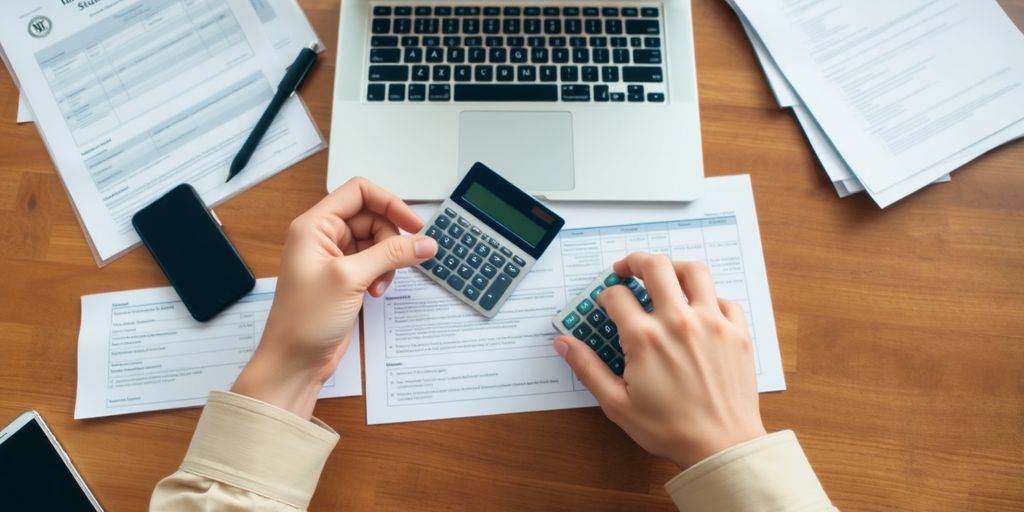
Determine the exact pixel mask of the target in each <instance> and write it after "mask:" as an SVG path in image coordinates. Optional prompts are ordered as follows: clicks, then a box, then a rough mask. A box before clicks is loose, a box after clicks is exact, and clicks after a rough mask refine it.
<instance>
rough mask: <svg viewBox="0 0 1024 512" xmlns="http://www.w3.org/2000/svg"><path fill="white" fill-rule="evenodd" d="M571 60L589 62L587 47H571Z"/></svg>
mask: <svg viewBox="0 0 1024 512" xmlns="http://www.w3.org/2000/svg"><path fill="white" fill-rule="evenodd" d="M572 61H573V63H575V64H586V63H588V62H590V49H589V48H573V49H572Z"/></svg>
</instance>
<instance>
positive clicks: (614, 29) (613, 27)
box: [604, 20, 622, 35]
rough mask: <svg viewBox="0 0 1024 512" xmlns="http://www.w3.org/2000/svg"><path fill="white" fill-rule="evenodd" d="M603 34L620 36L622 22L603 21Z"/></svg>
mask: <svg viewBox="0 0 1024 512" xmlns="http://www.w3.org/2000/svg"><path fill="white" fill-rule="evenodd" d="M604 32H605V34H611V35H615V34H621V33H622V20H604Z"/></svg>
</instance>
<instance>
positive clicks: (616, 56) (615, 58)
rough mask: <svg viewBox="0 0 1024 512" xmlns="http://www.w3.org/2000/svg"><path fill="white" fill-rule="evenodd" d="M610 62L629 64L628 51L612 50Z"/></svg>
mask: <svg viewBox="0 0 1024 512" xmlns="http://www.w3.org/2000/svg"><path fill="white" fill-rule="evenodd" d="M612 62H614V63H616V64H629V50H612Z"/></svg>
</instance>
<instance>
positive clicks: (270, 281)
mask: <svg viewBox="0 0 1024 512" xmlns="http://www.w3.org/2000/svg"><path fill="white" fill-rule="evenodd" d="M276 285H277V278H265V279H259V280H257V281H256V287H255V288H253V291H252V292H250V293H249V294H248V295H246V296H245V297H243V298H242V299H241V300H239V301H238V302H237V303H236V304H235V305H233V306H231V307H230V308H228V309H226V310H224V311H223V312H222V313H220V314H219V315H217V316H216V317H215V318H214V319H213V320H211V321H209V322H204V323H200V322H197V321H195V320H194V319H193V318H192V317H191V316H190V315H189V313H188V310H187V309H186V308H185V305H184V304H182V302H181V300H180V299H179V298H178V296H177V294H175V293H174V289H173V288H170V287H167V288H150V289H145V290H132V291H126V292H114V293H103V294H98V295H86V296H83V297H82V328H81V331H80V332H79V335H78V391H77V398H76V399H75V419H83V418H95V417H99V416H113V415H117V414H129V413H135V412H144V411H160V410H164V409H175V408H179V407H194V406H200V405H203V404H205V403H206V396H207V395H208V394H209V393H210V391H212V390H226V389H229V388H230V387H231V385H232V384H233V383H234V382H235V378H236V377H238V374H239V373H240V372H241V370H242V367H244V366H245V363H246V362H248V361H249V358H250V357H251V356H252V353H253V351H254V350H255V349H256V345H258V344H259V341H260V338H261V337H262V336H263V326H264V325H265V324H266V322H267V315H268V314H269V313H270V304H271V303H272V302H273V300H274V288H275V286H276ZM356 327H357V328H356V331H355V332H354V333H353V335H352V339H353V340H358V339H359V329H358V325H357V326H356ZM359 379H360V366H359V343H358V342H353V343H352V344H351V345H350V346H349V349H348V352H346V353H345V355H344V357H342V359H341V363H340V364H339V365H338V369H337V371H335V373H334V376H333V377H331V378H330V379H329V380H328V381H327V383H326V384H324V388H323V390H322V391H320V398H334V397H340V396H355V395H359V394H360V393H361V392H362V385H361V382H360V380H359Z"/></svg>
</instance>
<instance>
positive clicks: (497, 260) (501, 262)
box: [487, 253, 505, 268]
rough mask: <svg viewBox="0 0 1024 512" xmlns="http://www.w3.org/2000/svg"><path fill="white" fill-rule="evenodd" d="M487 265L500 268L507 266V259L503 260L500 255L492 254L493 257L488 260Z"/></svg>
mask: <svg viewBox="0 0 1024 512" xmlns="http://www.w3.org/2000/svg"><path fill="white" fill-rule="evenodd" d="M487 263H490V264H491V265H494V266H495V267H499V268H500V267H501V266H502V265H504V264H505V258H502V257H501V256H500V255H499V254H498V253H492V254H491V257H490V258H487Z"/></svg>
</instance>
